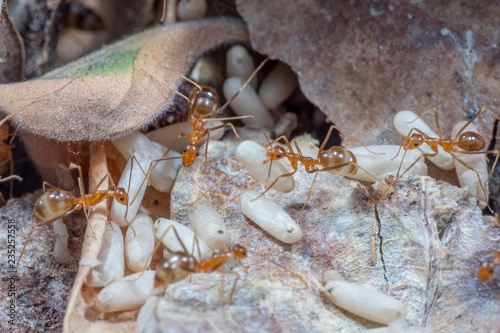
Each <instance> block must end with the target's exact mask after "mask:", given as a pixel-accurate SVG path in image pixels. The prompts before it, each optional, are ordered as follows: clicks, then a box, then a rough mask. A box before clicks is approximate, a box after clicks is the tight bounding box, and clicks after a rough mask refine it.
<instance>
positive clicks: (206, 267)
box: [153, 226, 247, 303]
mask: <svg viewBox="0 0 500 333" xmlns="http://www.w3.org/2000/svg"><path fill="white" fill-rule="evenodd" d="M169 230H173V232H174V234H175V236H176V238H177V240H178V241H179V244H180V245H181V246H182V249H183V251H179V252H170V254H169V255H168V257H167V258H165V259H162V260H161V261H159V262H158V264H157V266H156V274H155V287H160V286H162V287H166V286H167V285H168V284H170V283H174V282H177V281H180V280H182V279H184V278H186V277H187V276H188V275H190V274H191V273H212V272H219V273H223V274H234V275H236V280H235V281H234V284H233V287H232V289H231V294H230V296H229V302H230V303H231V299H232V297H233V293H234V290H235V289H236V283H237V282H238V280H239V274H238V273H236V272H229V271H224V270H222V269H221V266H222V265H224V264H225V263H227V262H228V261H229V260H230V259H231V258H234V259H236V260H237V261H238V262H239V263H240V264H241V262H240V260H242V259H245V258H246V257H247V249H246V248H245V247H244V246H242V245H238V244H236V245H234V246H233V248H232V249H231V250H229V251H223V252H219V253H216V254H214V255H213V256H212V258H208V259H200V260H199V261H198V260H197V259H196V258H195V257H194V256H193V254H192V253H191V254H190V253H189V252H188V251H187V249H186V246H185V245H184V244H183V242H182V241H181V238H180V237H179V235H178V233H177V230H175V228H173V227H172V226H170V227H168V228H167V230H166V231H165V233H164V235H165V234H166V233H167V232H168V231H169ZM162 238H163V236H162ZM197 244H198V240H197V239H196V238H195V241H194V242H193V251H192V252H194V247H195V246H197ZM197 249H198V257H199V258H201V253H200V250H199V247H198V248H197ZM155 251H156V249H155ZM155 251H153V253H154V252H155ZM241 265H242V266H243V264H241ZM243 267H245V266H243Z"/></svg>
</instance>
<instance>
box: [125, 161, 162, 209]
mask: <svg viewBox="0 0 500 333" xmlns="http://www.w3.org/2000/svg"><path fill="white" fill-rule="evenodd" d="M131 159H132V162H131V163H130V164H131V166H130V173H129V182H128V188H127V193H129V192H130V183H131V178H132V169H133V167H134V161H135V163H136V164H137V166H138V167H139V169H140V170H141V172H142V174H143V175H144V179H143V180H142V183H141V186H139V188H142V186H143V185H144V182H145V181H146V179H147V180H148V186H149V185H150V184H149V174H150V172H151V171H152V170H153V169H152V167H151V165H153V163H151V164H150V165H149V168H148V171H147V172H146V171H144V169H143V168H142V167H141V164H140V163H139V161H138V160H137V158H135V156H132V157H131ZM157 163H159V162H157ZM138 194H139V192H137V193H136V194H135V195H134V198H132V201H131V202H130V205H131V204H133V203H134V201H135V199H137V195H138ZM128 206H129V205H127V207H128ZM125 216H127V215H125Z"/></svg>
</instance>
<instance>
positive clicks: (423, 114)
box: [406, 108, 442, 139]
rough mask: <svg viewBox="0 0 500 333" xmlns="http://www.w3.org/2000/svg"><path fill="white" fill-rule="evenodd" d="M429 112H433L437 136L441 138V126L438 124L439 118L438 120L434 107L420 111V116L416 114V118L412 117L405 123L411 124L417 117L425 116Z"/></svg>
mask: <svg viewBox="0 0 500 333" xmlns="http://www.w3.org/2000/svg"><path fill="white" fill-rule="evenodd" d="M429 112H434V118H435V121H436V127H437V132H438V136H439V138H440V139H442V136H441V127H440V126H439V120H438V115H437V109H436V108H432V109H430V110H427V111H425V112H424V113H422V114H421V115H420V116H418V117H417V118H415V119H413V120H412V121H407V122H406V123H408V124H411V123H413V122H415V121H416V120H417V119H419V118H422V117H423V116H425V115H426V114H428V113H429Z"/></svg>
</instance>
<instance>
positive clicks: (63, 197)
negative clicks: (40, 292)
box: [16, 166, 128, 272]
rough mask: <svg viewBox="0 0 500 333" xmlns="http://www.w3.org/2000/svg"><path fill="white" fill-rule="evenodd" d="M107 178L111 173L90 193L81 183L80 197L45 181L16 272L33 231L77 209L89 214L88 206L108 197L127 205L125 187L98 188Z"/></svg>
mask: <svg viewBox="0 0 500 333" xmlns="http://www.w3.org/2000/svg"><path fill="white" fill-rule="evenodd" d="M73 168H74V167H73ZM76 168H78V170H79V173H80V179H83V177H82V170H81V168H80V167H79V166H76ZM106 178H108V179H111V176H110V174H108V175H106V176H105V177H103V178H102V179H101V180H100V181H99V183H98V184H97V185H96V186H95V188H94V189H93V190H92V192H91V193H89V194H83V185H82V184H81V183H80V190H81V192H82V196H81V197H79V198H77V197H74V196H73V194H71V192H69V191H66V190H62V189H60V188H58V187H55V186H52V185H50V184H49V183H47V182H46V181H44V182H43V194H42V195H41V196H40V197H39V198H38V199H37V201H36V202H35V205H34V207H33V215H34V217H35V220H36V226H35V227H34V228H33V229H32V230H31V232H30V233H29V235H28V239H27V240H26V243H25V244H24V246H23V249H22V250H21V254H20V255H19V259H18V262H17V265H16V272H17V267H18V266H19V262H20V261H21V258H22V256H23V254H24V250H25V249H26V246H27V245H28V243H29V241H30V239H31V237H32V236H33V233H34V232H35V231H36V230H37V229H39V228H41V227H43V226H44V225H48V224H51V223H52V222H54V221H56V220H58V219H62V218H64V217H66V216H68V215H70V214H72V213H73V212H74V211H75V210H81V209H84V211H85V215H86V216H87V212H86V209H87V207H88V206H95V205H97V204H99V203H101V202H102V201H104V200H105V199H108V198H114V199H115V200H116V201H117V202H119V203H120V204H122V205H127V203H128V194H127V192H126V191H125V189H123V188H115V189H112V190H98V188H99V187H100V186H101V184H102V183H103V182H104V180H106ZM80 182H81V181H80ZM111 182H112V181H111ZM46 185H49V186H52V188H50V189H48V190H46V188H45V186H46ZM112 187H114V184H112ZM87 220H88V216H87Z"/></svg>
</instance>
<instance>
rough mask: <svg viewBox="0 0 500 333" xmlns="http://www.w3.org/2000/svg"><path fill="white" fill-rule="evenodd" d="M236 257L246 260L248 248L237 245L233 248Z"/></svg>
mask: <svg viewBox="0 0 500 333" xmlns="http://www.w3.org/2000/svg"><path fill="white" fill-rule="evenodd" d="M233 251H234V256H235V257H236V258H238V259H245V258H246V257H247V255H248V254H247V252H248V251H247V248H246V247H244V246H243V245H239V244H236V245H235V246H233Z"/></svg>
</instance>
